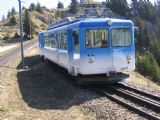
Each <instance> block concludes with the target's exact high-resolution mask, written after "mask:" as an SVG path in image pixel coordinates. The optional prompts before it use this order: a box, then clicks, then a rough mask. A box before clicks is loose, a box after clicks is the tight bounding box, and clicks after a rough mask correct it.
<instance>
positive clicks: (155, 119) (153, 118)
mask: <svg viewBox="0 0 160 120" xmlns="http://www.w3.org/2000/svg"><path fill="white" fill-rule="evenodd" d="M90 89H92V90H94V91H95V92H97V93H99V94H101V95H104V96H106V97H108V98H109V99H111V100H113V101H115V102H117V103H118V104H120V105H122V106H124V107H126V108H128V109H129V110H132V111H134V112H135V113H137V114H139V115H141V116H143V117H145V118H148V119H150V120H160V117H157V116H155V115H152V114H151V113H148V112H146V111H144V110H141V109H139V108H137V107H135V106H133V105H131V104H129V103H126V102H124V101H122V100H120V99H118V98H116V97H115V96H113V95H112V94H109V91H108V92H106V91H104V90H101V89H97V88H95V87H90Z"/></svg>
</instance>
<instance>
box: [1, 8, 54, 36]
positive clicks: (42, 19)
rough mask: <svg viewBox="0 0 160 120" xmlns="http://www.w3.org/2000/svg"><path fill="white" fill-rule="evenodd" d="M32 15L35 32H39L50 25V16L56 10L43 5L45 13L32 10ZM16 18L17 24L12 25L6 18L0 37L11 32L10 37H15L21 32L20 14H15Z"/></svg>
mask: <svg viewBox="0 0 160 120" xmlns="http://www.w3.org/2000/svg"><path fill="white" fill-rule="evenodd" d="M29 13H30V15H31V16H32V17H31V20H32V21H33V24H34V27H35V33H36V34H37V33H38V32H40V31H43V30H45V29H46V28H47V26H48V16H49V15H50V16H54V14H55V11H54V10H51V11H50V10H49V9H47V8H46V7H45V8H44V7H43V13H39V12H37V11H31V12H29ZM23 15H24V10H23ZM14 17H15V18H16V21H17V24H16V25H14V26H12V25H8V23H9V19H10V18H7V19H5V22H3V23H2V22H1V23H0V26H1V28H0V39H3V38H4V36H6V35H7V33H8V34H9V37H11V38H12V37H14V34H15V33H16V32H17V33H18V34H19V14H16V15H14Z"/></svg>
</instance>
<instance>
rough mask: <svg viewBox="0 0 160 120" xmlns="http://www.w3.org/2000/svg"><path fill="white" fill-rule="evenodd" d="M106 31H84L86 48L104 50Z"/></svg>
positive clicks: (106, 42) (106, 43) (106, 37)
mask: <svg viewBox="0 0 160 120" xmlns="http://www.w3.org/2000/svg"><path fill="white" fill-rule="evenodd" d="M108 44H109V42H108V30H106V29H96V30H86V47H87V48H106V47H107V46H108Z"/></svg>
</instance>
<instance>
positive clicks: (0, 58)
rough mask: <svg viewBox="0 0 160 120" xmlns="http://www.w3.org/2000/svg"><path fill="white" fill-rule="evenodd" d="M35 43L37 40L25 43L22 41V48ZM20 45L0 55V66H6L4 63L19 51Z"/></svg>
mask: <svg viewBox="0 0 160 120" xmlns="http://www.w3.org/2000/svg"><path fill="white" fill-rule="evenodd" d="M36 43H37V40H34V41H30V42H27V43H24V50H25V49H27V48H28V47H30V46H32V45H35V44H36ZM20 50H21V49H20V45H19V46H18V47H16V48H15V49H13V50H12V51H9V52H7V53H6V54H4V55H2V56H0V67H1V68H3V67H6V66H5V64H6V63H7V62H8V61H9V60H10V58H12V57H14V56H15V55H17V54H18V53H19V52H20Z"/></svg>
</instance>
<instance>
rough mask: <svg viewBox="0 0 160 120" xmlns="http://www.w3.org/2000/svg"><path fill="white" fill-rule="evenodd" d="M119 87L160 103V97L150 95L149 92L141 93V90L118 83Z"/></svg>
mask: <svg viewBox="0 0 160 120" xmlns="http://www.w3.org/2000/svg"><path fill="white" fill-rule="evenodd" d="M117 86H118V87H121V88H124V89H128V90H130V91H134V92H135V93H137V94H141V95H143V96H146V97H148V98H151V99H154V100H156V101H159V102H160V97H159V96H156V95H153V94H150V93H148V92H144V91H141V90H139V89H136V88H133V87H130V86H127V85H124V84H122V83H117Z"/></svg>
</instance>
